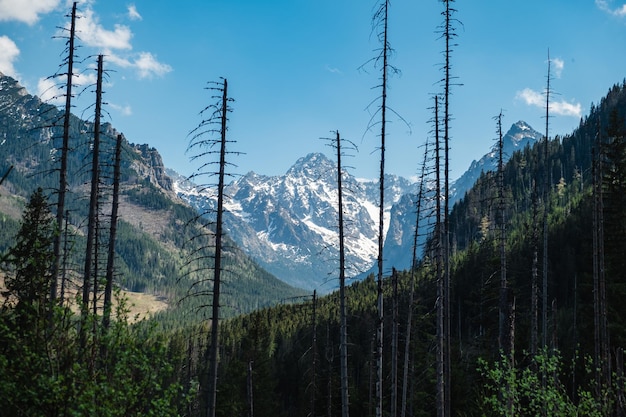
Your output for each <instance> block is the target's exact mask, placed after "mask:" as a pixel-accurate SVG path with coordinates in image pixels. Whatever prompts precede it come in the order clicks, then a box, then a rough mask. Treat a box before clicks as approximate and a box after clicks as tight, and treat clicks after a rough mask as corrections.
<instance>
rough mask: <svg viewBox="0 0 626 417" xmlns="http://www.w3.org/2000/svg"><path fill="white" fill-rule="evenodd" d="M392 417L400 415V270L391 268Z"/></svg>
mask: <svg viewBox="0 0 626 417" xmlns="http://www.w3.org/2000/svg"><path fill="white" fill-rule="evenodd" d="M391 281H392V287H393V297H392V303H391V305H392V307H391V311H392V313H391V323H392V324H391V417H396V416H397V415H398V271H396V268H392V269H391Z"/></svg>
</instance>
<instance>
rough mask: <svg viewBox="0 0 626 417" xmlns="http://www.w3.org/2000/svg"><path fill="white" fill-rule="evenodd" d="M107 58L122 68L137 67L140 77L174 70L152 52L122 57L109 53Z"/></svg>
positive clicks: (162, 74)
mask: <svg viewBox="0 0 626 417" xmlns="http://www.w3.org/2000/svg"><path fill="white" fill-rule="evenodd" d="M107 59H108V60H109V61H110V62H112V63H113V64H114V65H117V66H119V67H121V68H134V69H136V70H137V73H138V75H139V78H152V77H155V76H156V77H162V76H164V75H165V74H167V73H169V72H172V71H173V69H172V67H171V66H169V65H167V64H163V63H161V62H159V61H158V60H157V58H156V56H154V55H153V54H152V53H150V52H140V53H138V54H135V55H133V56H132V57H122V56H119V55H115V54H113V53H109V54H107Z"/></svg>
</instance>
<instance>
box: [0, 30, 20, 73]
mask: <svg viewBox="0 0 626 417" xmlns="http://www.w3.org/2000/svg"><path fill="white" fill-rule="evenodd" d="M19 55H20V49H19V48H18V47H17V45H16V44H15V42H13V40H12V39H11V38H9V37H8V36H0V72H2V73H3V74H4V75H8V76H11V77H13V78H16V79H17V78H19V75H18V73H17V71H16V70H15V66H14V65H13V63H14V62H15V61H16V60H17V57H18V56H19Z"/></svg>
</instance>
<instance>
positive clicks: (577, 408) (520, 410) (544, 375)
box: [478, 350, 611, 417]
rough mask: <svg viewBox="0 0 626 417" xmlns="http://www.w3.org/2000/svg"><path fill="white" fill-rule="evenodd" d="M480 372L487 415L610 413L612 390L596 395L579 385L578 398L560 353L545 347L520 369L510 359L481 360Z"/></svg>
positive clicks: (597, 415)
mask: <svg viewBox="0 0 626 417" xmlns="http://www.w3.org/2000/svg"><path fill="white" fill-rule="evenodd" d="M478 364H479V371H480V373H481V375H482V376H483V377H484V379H485V383H484V386H483V389H484V393H483V397H482V406H483V415H484V416H506V417H515V416H520V415H526V416H540V415H548V416H554V417H576V416H588V417H602V416H606V415H609V409H610V408H609V407H608V406H607V404H606V403H605V400H604V398H606V397H608V396H610V395H611V393H607V392H603V393H602V394H601V395H599V396H598V395H597V394H594V392H593V390H591V389H589V388H584V387H578V389H577V391H576V398H572V396H571V395H569V394H568V393H567V391H566V386H565V385H564V384H563V381H562V378H563V377H564V375H565V373H566V369H565V365H564V363H563V360H562V359H561V356H560V354H559V352H554V353H550V352H548V351H547V350H544V351H543V352H542V353H540V354H538V355H536V356H535V357H534V358H531V364H530V365H529V366H527V367H520V368H517V367H515V366H512V365H511V361H510V359H508V358H505V357H501V358H500V360H499V361H496V362H493V363H491V364H489V363H488V362H487V361H485V360H483V359H479V361H478Z"/></svg>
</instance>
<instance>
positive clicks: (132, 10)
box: [128, 4, 143, 20]
mask: <svg viewBox="0 0 626 417" xmlns="http://www.w3.org/2000/svg"><path fill="white" fill-rule="evenodd" d="M128 18H129V19H130V20H143V17H141V15H140V14H139V12H138V11H137V7H136V6H135V5H134V4H130V5H128Z"/></svg>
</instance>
